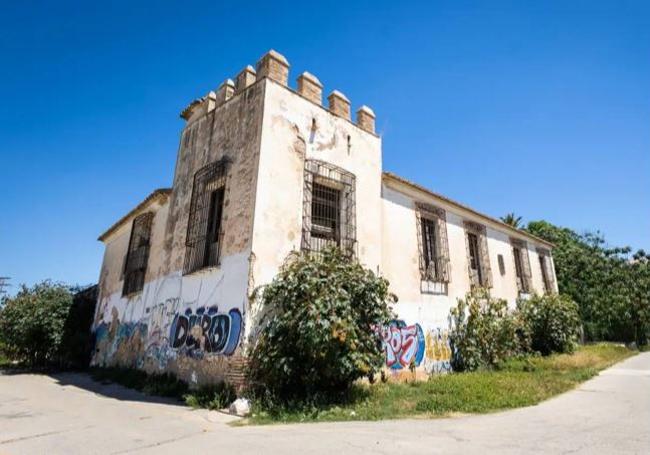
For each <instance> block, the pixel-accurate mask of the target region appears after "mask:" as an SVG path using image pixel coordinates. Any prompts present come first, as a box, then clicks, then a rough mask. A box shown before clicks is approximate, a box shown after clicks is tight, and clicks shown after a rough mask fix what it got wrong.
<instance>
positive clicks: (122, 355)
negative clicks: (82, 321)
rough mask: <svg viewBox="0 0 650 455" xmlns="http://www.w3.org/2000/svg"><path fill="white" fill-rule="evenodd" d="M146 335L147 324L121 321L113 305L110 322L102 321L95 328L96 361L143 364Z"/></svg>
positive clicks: (132, 365) (129, 364) (127, 364)
mask: <svg viewBox="0 0 650 455" xmlns="http://www.w3.org/2000/svg"><path fill="white" fill-rule="evenodd" d="M146 336H147V325H146V324H142V323H139V322H135V323H126V322H120V319H119V315H118V312H117V309H116V308H115V307H113V308H112V309H111V321H110V322H109V323H108V324H107V323H105V322H102V323H101V324H100V325H98V326H97V328H96V329H95V340H96V349H97V354H96V356H97V357H96V363H99V364H102V365H111V364H120V365H124V366H129V367H140V366H142V361H143V357H142V354H143V350H144V346H143V343H144V342H143V340H144V339H145V338H146Z"/></svg>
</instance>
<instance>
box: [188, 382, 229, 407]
mask: <svg viewBox="0 0 650 455" xmlns="http://www.w3.org/2000/svg"><path fill="white" fill-rule="evenodd" d="M184 398H185V403H187V404H188V406H192V407H193V408H207V409H223V408H225V407H227V406H229V405H230V403H232V402H233V401H235V399H237V394H236V393H235V388H234V387H233V386H232V385H230V384H228V383H226V382H217V383H215V384H208V385H204V386H201V387H199V388H198V389H197V390H193V391H192V392H190V393H188V394H186V395H185V397H184Z"/></svg>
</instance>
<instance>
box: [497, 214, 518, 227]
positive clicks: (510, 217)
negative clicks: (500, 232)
mask: <svg viewBox="0 0 650 455" xmlns="http://www.w3.org/2000/svg"><path fill="white" fill-rule="evenodd" d="M501 221H503V222H504V223H506V224H509V225H510V226H512V227H513V228H519V227H520V225H521V217H520V216H517V215H515V214H514V212H510V213H508V214H506V216H502V217H501Z"/></svg>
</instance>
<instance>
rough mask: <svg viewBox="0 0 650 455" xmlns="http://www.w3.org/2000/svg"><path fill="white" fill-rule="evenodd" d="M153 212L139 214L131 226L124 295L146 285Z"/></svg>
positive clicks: (125, 267) (125, 264)
mask: <svg viewBox="0 0 650 455" xmlns="http://www.w3.org/2000/svg"><path fill="white" fill-rule="evenodd" d="M152 221H153V213H151V212H147V213H143V214H141V215H138V216H137V217H135V219H134V220H133V224H132V226H131V237H130V239H129V247H128V249H127V252H126V259H125V261H124V286H123V288H122V295H123V296H126V295H129V294H133V293H136V292H140V291H141V290H142V288H143V287H144V277H145V273H146V271H147V262H148V261H149V243H150V238H151V223H152Z"/></svg>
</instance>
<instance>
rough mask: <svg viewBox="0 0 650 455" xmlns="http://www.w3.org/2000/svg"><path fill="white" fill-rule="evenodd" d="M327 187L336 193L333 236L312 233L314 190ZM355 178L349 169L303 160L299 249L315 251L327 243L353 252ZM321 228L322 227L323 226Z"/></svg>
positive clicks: (354, 245)
mask: <svg viewBox="0 0 650 455" xmlns="http://www.w3.org/2000/svg"><path fill="white" fill-rule="evenodd" d="M319 188H322V189H325V190H327V189H329V190H331V191H336V192H338V193H337V194H338V215H337V218H336V224H337V226H335V228H334V231H333V232H334V236H333V237H334V238H333V239H327V238H323V237H319V236H318V235H314V232H315V231H318V228H316V229H315V228H314V224H316V223H314V218H315V217H314V190H315V189H316V190H318V189H319ZM355 199H356V177H355V176H354V174H352V173H351V172H348V171H346V170H345V169H342V168H340V167H338V166H335V165H333V164H330V163H327V162H325V161H320V160H305V169H304V186H303V214H302V219H303V227H302V238H301V249H302V250H303V251H310V252H312V253H318V252H320V251H322V250H323V249H324V248H326V247H328V246H336V247H338V248H340V249H341V251H342V252H343V253H344V254H347V255H350V256H353V257H354V256H356V255H357V251H356V249H357V240H356V200H355ZM323 230H324V228H323Z"/></svg>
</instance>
